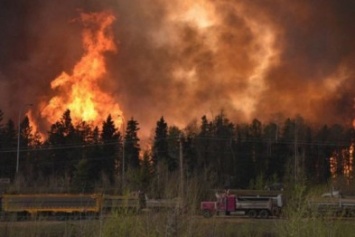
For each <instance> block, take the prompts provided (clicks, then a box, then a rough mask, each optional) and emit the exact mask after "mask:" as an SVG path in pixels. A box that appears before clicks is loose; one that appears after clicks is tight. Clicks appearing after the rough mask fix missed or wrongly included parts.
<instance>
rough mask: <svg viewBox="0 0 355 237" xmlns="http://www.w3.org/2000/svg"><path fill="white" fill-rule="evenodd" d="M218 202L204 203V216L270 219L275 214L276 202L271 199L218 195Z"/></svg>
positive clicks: (226, 194) (202, 205)
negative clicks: (242, 216)
mask: <svg viewBox="0 0 355 237" xmlns="http://www.w3.org/2000/svg"><path fill="white" fill-rule="evenodd" d="M216 198H217V200H216V201H203V202H201V205H200V208H201V211H202V214H203V216H205V217H211V216H213V215H227V216H231V215H239V216H240V215H244V216H249V217H251V218H257V217H259V218H268V217H269V216H273V215H274V214H273V213H275V211H274V208H277V206H276V205H274V201H273V200H272V198H270V197H256V196H253V197H243V196H237V195H234V194H228V193H225V194H217V195H216Z"/></svg>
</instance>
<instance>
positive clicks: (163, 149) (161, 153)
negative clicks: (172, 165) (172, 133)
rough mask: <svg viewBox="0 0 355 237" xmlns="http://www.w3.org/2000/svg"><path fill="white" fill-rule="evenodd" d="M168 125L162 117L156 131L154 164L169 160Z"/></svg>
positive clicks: (153, 154)
mask: <svg viewBox="0 0 355 237" xmlns="http://www.w3.org/2000/svg"><path fill="white" fill-rule="evenodd" d="M167 138H168V124H167V123H166V122H165V120H164V117H161V118H160V120H159V121H158V122H157V126H156V129H155V136H154V141H153V152H152V158H153V164H154V166H156V165H158V163H159V162H165V163H167V161H168V160H169V149H168V139H167Z"/></svg>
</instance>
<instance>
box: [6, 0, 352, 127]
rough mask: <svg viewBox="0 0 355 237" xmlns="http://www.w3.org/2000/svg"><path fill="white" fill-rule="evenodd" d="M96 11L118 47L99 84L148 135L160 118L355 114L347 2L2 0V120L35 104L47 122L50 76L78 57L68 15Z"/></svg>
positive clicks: (337, 117) (341, 118) (325, 119)
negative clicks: (104, 16)
mask: <svg viewBox="0 0 355 237" xmlns="http://www.w3.org/2000/svg"><path fill="white" fill-rule="evenodd" d="M102 10H105V11H112V12H113V14H114V15H115V17H116V21H115V22H114V25H113V26H112V27H113V32H114V37H115V43H116V44H117V49H118V50H117V53H113V52H108V53H107V55H106V59H107V61H106V62H107V72H108V73H107V75H106V77H105V81H104V83H103V84H102V85H101V86H102V88H103V90H105V91H106V93H107V94H109V95H110V96H112V97H113V98H114V99H115V101H117V103H118V104H119V105H120V108H121V110H122V111H123V114H124V116H125V118H127V119H129V118H131V117H134V119H136V120H137V121H138V122H139V124H140V127H141V130H142V131H143V132H144V133H146V134H147V133H149V132H150V131H151V130H152V129H154V127H155V124H156V121H157V120H159V119H160V117H161V116H164V117H165V119H166V121H167V122H168V124H169V125H177V126H179V127H181V128H182V127H183V126H184V125H186V124H187V123H189V122H191V121H192V120H194V119H197V120H199V119H200V117H201V116H202V115H207V116H209V117H212V116H215V115H216V114H218V113H219V112H220V111H221V110H222V109H223V110H224V111H225V113H226V114H227V116H228V118H230V119H231V120H233V121H234V122H249V121H251V119H253V118H258V119H260V120H262V121H265V122H267V121H268V120H269V119H277V118H280V117H293V116H295V115H296V114H299V115H301V116H303V117H304V118H305V119H307V120H309V121H310V122H315V123H319V124H324V123H335V122H337V123H344V124H347V125H350V124H351V122H352V120H353V118H354V114H355V113H354V97H355V71H354V70H355V69H354V68H355V67H354V62H355V43H354V42H355V27H354V25H355V2H354V1H353V0H342V1H339V0H322V1H321V0H297V1H294V0H253V1H249V0H170V1H164V0H150V1H147V0H130V1H123V0H102V1H97V0H65V1H48V0H31V1H28V0H15V1H13V0H0V109H1V110H2V111H3V112H4V113H5V115H7V116H9V117H12V118H13V119H16V116H17V115H18V113H19V109H20V108H21V106H23V105H24V104H26V103H33V104H34V106H33V107H32V110H33V114H34V116H35V117H37V119H38V120H39V121H38V122H39V123H43V121H45V120H46V118H41V115H40V114H41V111H42V110H43V108H44V107H45V106H46V103H48V101H49V100H50V99H51V98H52V97H53V96H54V95H55V93H56V91H55V90H52V89H51V87H50V83H51V82H52V81H53V80H54V79H55V78H56V77H57V76H58V75H60V74H61V72H62V71H65V72H67V73H70V72H71V70H73V67H74V65H75V64H76V62H77V61H79V60H80V58H81V56H82V54H83V47H82V39H81V32H82V28H83V25H82V24H80V22H78V21H76V20H75V19H77V18H78V17H79V14H80V12H98V11H102ZM105 118H106V115H105ZM105 118H103V119H105ZM58 119H59V118H58Z"/></svg>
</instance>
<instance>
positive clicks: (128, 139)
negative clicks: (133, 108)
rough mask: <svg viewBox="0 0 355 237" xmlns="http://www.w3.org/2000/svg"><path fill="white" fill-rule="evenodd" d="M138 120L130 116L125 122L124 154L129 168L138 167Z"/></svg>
mask: <svg viewBox="0 0 355 237" xmlns="http://www.w3.org/2000/svg"><path fill="white" fill-rule="evenodd" d="M138 130H139V127H138V122H137V121H135V120H134V119H133V118H131V119H130V120H129V121H128V122H127V129H126V135H125V138H124V154H125V157H124V158H125V160H126V161H127V162H126V165H128V166H129V167H130V168H133V169H137V168H139V153H140V144H139V138H138V134H137V132H138Z"/></svg>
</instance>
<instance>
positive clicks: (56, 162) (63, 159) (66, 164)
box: [42, 110, 80, 176]
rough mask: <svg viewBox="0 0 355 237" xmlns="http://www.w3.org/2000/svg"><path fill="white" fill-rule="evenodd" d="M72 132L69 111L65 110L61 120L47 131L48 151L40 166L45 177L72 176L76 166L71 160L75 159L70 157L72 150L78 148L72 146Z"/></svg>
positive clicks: (72, 127) (74, 145)
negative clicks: (50, 175)
mask: <svg viewBox="0 0 355 237" xmlns="http://www.w3.org/2000/svg"><path fill="white" fill-rule="evenodd" d="M74 132H75V130H74V126H73V124H72V119H71V116H70V110H66V111H65V112H64V114H63V116H62V118H61V119H60V120H59V121H58V122H56V123H54V124H52V126H51V129H50V131H49V137H48V139H47V143H46V144H47V145H48V148H49V149H50V150H49V154H48V157H47V158H46V160H45V161H44V163H43V166H42V168H43V173H44V174H45V175H49V174H57V175H60V176H64V175H69V176H70V175H72V172H73V170H74V165H75V164H76V163H74V162H73V159H77V157H75V156H73V155H72V152H73V151H72V149H74V148H77V147H78V144H73V137H74V136H75V134H74ZM79 145H80V144H79Z"/></svg>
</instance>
